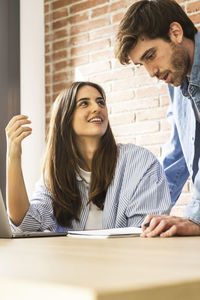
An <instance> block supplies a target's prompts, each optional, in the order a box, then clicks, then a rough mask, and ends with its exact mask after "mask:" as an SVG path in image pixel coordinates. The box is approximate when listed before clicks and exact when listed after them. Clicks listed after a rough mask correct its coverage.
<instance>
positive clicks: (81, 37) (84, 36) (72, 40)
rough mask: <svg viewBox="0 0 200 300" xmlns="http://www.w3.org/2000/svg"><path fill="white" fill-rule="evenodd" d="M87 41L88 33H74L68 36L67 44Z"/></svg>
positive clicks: (74, 44)
mask: <svg viewBox="0 0 200 300" xmlns="http://www.w3.org/2000/svg"><path fill="white" fill-rule="evenodd" d="M88 41H89V34H88V33H83V34H81V35H75V36H73V37H71V38H70V41H69V44H70V46H76V45H81V44H83V43H86V42H88Z"/></svg>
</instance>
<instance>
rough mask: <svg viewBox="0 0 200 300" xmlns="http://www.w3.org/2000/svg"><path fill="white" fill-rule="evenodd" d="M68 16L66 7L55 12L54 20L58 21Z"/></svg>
mask: <svg viewBox="0 0 200 300" xmlns="http://www.w3.org/2000/svg"><path fill="white" fill-rule="evenodd" d="M67 16H68V12H67V8H66V7H64V8H62V9H59V10H56V11H54V12H53V20H57V19H60V18H64V17H67Z"/></svg>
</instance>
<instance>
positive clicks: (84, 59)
mask: <svg viewBox="0 0 200 300" xmlns="http://www.w3.org/2000/svg"><path fill="white" fill-rule="evenodd" d="M88 62H89V57H88V55H87V56H79V57H75V58H73V59H70V60H69V61H68V62H67V63H69V66H72V67H77V66H80V65H83V64H87V63H88Z"/></svg>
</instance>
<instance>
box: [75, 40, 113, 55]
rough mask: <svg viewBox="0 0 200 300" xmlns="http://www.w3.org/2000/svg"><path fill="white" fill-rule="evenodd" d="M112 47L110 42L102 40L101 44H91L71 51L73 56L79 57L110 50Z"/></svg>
mask: <svg viewBox="0 0 200 300" xmlns="http://www.w3.org/2000/svg"><path fill="white" fill-rule="evenodd" d="M109 46H110V41H109V40H108V39H107V40H102V41H99V42H95V43H90V44H87V45H84V46H79V47H74V48H72V49H71V56H72V57H73V56H78V55H83V54H86V53H87V54H88V53H90V52H92V51H98V50H101V49H105V48H109Z"/></svg>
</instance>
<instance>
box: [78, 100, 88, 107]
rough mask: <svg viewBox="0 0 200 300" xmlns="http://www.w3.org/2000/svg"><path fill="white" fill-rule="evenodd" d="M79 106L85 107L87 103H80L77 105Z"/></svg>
mask: <svg viewBox="0 0 200 300" xmlns="http://www.w3.org/2000/svg"><path fill="white" fill-rule="evenodd" d="M79 106H87V101H82V102H80V103H79Z"/></svg>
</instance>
